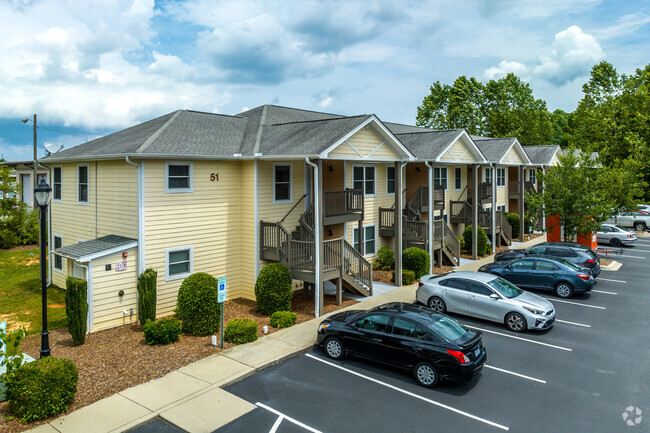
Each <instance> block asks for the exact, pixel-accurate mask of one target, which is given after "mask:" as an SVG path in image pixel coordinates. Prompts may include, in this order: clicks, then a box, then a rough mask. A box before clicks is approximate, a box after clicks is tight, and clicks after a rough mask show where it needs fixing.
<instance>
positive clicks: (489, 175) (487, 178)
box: [483, 167, 492, 183]
mask: <svg viewBox="0 0 650 433" xmlns="http://www.w3.org/2000/svg"><path fill="white" fill-rule="evenodd" d="M483 170H484V171H485V183H492V169H491V168H488V167H486V168H484V169H483Z"/></svg>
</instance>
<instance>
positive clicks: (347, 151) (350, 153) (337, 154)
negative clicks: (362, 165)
mask: <svg viewBox="0 0 650 433" xmlns="http://www.w3.org/2000/svg"><path fill="white" fill-rule="evenodd" d="M357 150H358V149H357ZM328 156H329V157H330V158H361V157H360V156H359V154H358V153H357V152H355V151H354V149H353V148H352V147H350V144H349V143H348V142H347V141H346V142H343V143H341V144H340V145H339V146H338V147H337V148H336V149H334V150H332V151H331V152H330V153H329V155H328Z"/></svg>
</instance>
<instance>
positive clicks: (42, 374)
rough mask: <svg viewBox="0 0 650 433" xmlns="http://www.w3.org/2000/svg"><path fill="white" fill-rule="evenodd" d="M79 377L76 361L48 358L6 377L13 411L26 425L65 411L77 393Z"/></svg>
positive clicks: (8, 398) (8, 399)
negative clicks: (74, 362)
mask: <svg viewBox="0 0 650 433" xmlns="http://www.w3.org/2000/svg"><path fill="white" fill-rule="evenodd" d="M78 378H79V375H78V373H77V368H76V367H75V365H74V364H73V363H72V361H70V360H68V359H63V358H52V357H49V356H48V357H46V358H41V359H38V360H36V361H34V362H31V363H29V364H25V365H23V366H22V367H20V368H18V369H16V370H14V371H12V372H11V373H8V374H7V375H5V376H4V381H5V385H6V387H7V390H6V392H5V396H6V398H7V401H8V402H9V410H10V411H11V412H12V413H13V414H14V415H15V416H16V417H17V418H18V419H20V421H22V422H29V421H35V420H38V419H43V418H47V417H49V416H52V415H56V414H59V413H61V412H65V411H66V410H67V409H68V406H70V403H72V400H73V399H74V396H75V394H76V393H77V380H78Z"/></svg>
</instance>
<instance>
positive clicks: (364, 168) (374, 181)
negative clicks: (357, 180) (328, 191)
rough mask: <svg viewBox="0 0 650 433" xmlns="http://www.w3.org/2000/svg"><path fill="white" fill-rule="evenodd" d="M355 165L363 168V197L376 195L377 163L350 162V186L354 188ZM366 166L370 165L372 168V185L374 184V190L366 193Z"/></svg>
mask: <svg viewBox="0 0 650 433" xmlns="http://www.w3.org/2000/svg"><path fill="white" fill-rule="evenodd" d="M355 167H362V168H363V196H364V198H373V197H376V196H377V165H376V164H352V188H354V168H355ZM366 167H372V168H373V169H374V173H375V176H374V179H373V185H374V186H375V188H374V192H373V193H372V194H368V193H367V192H366V180H367V179H366Z"/></svg>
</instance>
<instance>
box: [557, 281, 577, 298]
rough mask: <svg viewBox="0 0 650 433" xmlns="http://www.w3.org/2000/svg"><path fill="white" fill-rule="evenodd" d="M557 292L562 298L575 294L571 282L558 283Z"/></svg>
mask: <svg viewBox="0 0 650 433" xmlns="http://www.w3.org/2000/svg"><path fill="white" fill-rule="evenodd" d="M555 294H556V295H557V296H558V297H560V298H570V297H571V296H572V295H573V287H571V285H570V284H569V283H565V282H561V283H557V285H556V286H555Z"/></svg>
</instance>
